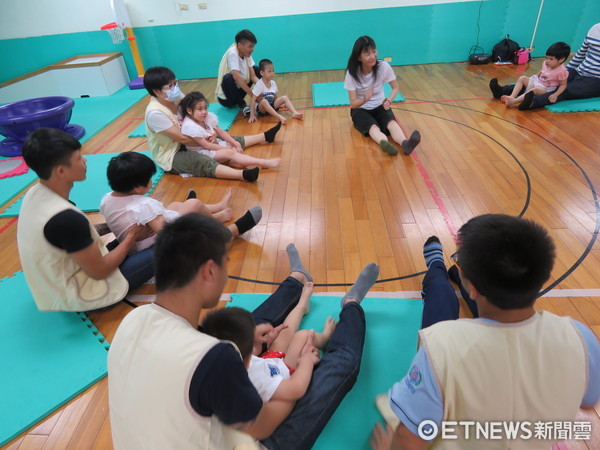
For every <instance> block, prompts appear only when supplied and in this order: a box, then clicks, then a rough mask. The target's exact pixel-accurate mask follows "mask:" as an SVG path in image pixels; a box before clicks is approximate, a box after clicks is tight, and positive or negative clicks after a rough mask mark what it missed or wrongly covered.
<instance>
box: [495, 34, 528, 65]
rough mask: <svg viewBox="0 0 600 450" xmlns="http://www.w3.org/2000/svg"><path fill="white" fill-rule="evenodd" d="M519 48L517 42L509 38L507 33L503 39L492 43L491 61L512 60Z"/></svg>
mask: <svg viewBox="0 0 600 450" xmlns="http://www.w3.org/2000/svg"><path fill="white" fill-rule="evenodd" d="M520 48H521V46H520V45H519V44H517V43H516V42H515V41H512V40H511V39H510V34H507V35H506V37H505V38H504V39H502V40H501V41H500V42H498V43H497V44H496V45H494V50H493V51H492V62H498V61H512V60H513V56H514V54H515V52H516V51H518V50H519V49H520Z"/></svg>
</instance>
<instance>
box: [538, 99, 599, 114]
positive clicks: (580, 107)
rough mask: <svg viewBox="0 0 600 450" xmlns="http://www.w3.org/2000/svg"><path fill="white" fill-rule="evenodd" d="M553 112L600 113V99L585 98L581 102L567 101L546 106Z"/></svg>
mask: <svg viewBox="0 0 600 450" xmlns="http://www.w3.org/2000/svg"><path fill="white" fill-rule="evenodd" d="M546 109H549V110H550V111H552V112H555V113H557V112H579V111H600V98H599V97H596V98H584V99H581V100H565V101H564V102H558V103H554V104H552V105H546Z"/></svg>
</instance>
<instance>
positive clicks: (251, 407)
mask: <svg viewBox="0 0 600 450" xmlns="http://www.w3.org/2000/svg"><path fill="white" fill-rule="evenodd" d="M190 403H191V405H192V408H193V409H194V411H196V412H197V413H198V414H200V415H201V416H205V417H210V416H212V415H215V416H217V417H218V418H219V420H220V421H221V422H223V423H224V424H225V425H232V424H234V423H242V422H249V421H251V420H254V419H256V416H258V413H259V412H260V410H261V408H262V406H263V402H262V400H261V398H260V396H259V395H258V392H257V391H256V389H255V387H254V385H253V384H252V382H251V381H250V379H249V378H248V371H247V370H246V367H244V363H243V361H242V358H241V357H240V354H239V353H238V352H237V351H236V350H235V349H234V348H233V347H232V346H231V345H230V344H226V343H221V344H217V345H215V346H214V347H213V348H211V349H210V350H209V351H208V352H207V353H206V355H205V356H204V358H202V361H200V364H198V367H197V368H196V371H195V372H194V375H193V377H192V381H191V383H190Z"/></svg>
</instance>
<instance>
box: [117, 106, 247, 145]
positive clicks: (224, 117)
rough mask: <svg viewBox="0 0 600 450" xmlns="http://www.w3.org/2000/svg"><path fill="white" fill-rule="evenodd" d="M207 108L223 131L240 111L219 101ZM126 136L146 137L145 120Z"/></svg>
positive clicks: (228, 127) (229, 126)
mask: <svg viewBox="0 0 600 450" xmlns="http://www.w3.org/2000/svg"><path fill="white" fill-rule="evenodd" d="M208 110H209V111H210V112H211V113H213V114H215V115H216V116H217V117H218V118H219V126H220V127H221V128H222V129H223V130H225V131H227V130H229V129H230V128H231V125H233V121H234V120H235V117H236V116H237V113H238V112H239V111H240V110H239V109H238V108H225V107H224V106H222V105H221V104H220V103H209V104H208ZM127 137H130V138H136V137H146V122H142V123H141V124H140V125H139V126H138V127H137V128H136V129H135V130H133V131H132V132H131V134H130V135H129V136H127Z"/></svg>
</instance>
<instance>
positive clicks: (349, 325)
mask: <svg viewBox="0 0 600 450" xmlns="http://www.w3.org/2000/svg"><path fill="white" fill-rule="evenodd" d="M364 342H365V313H364V311H363V309H362V307H361V306H360V305H359V304H358V303H355V302H351V303H348V304H347V305H345V306H344V307H343V308H342V311H341V312H340V320H339V322H338V324H337V327H336V328H335V331H334V332H333V335H332V336H331V339H330V340H329V343H328V344H327V350H326V351H325V354H324V355H323V358H322V359H321V362H320V363H319V364H318V365H317V366H316V367H315V370H314V372H313V376H312V380H311V382H310V385H309V386H308V390H307V391H306V394H305V395H304V397H302V398H301V399H300V400H298V402H297V403H296V406H295V407H294V410H293V411H292V413H291V414H290V415H289V416H288V418H287V419H285V420H284V421H283V423H282V424H281V425H280V426H279V427H278V428H277V429H276V430H275V432H274V433H273V434H272V435H271V436H270V437H269V438H267V439H265V440H263V441H262V444H263V445H264V446H265V447H267V448H268V449H273V450H274V449H285V450H288V449H310V448H311V447H312V446H313V445H314V443H315V441H316V440H317V438H318V437H319V435H320V434H321V431H323V428H325V425H327V422H328V421H329V419H330V418H331V416H332V415H333V413H334V412H335V410H336V409H337V407H338V406H339V404H340V403H341V402H342V400H343V399H344V397H345V396H346V394H347V393H348V392H349V391H350V389H352V387H353V386H354V383H355V382H356V378H357V377H358V372H359V370H360V361H361V358H362V352H363V345H364Z"/></svg>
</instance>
